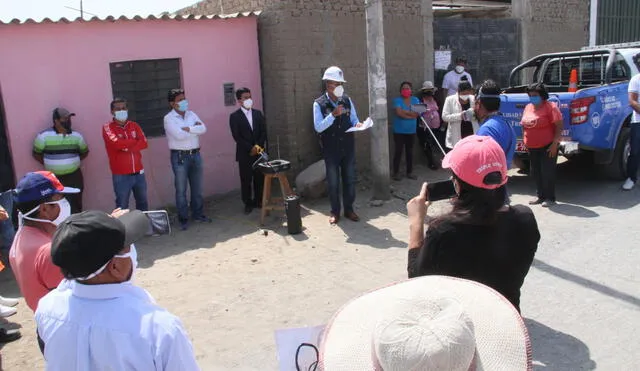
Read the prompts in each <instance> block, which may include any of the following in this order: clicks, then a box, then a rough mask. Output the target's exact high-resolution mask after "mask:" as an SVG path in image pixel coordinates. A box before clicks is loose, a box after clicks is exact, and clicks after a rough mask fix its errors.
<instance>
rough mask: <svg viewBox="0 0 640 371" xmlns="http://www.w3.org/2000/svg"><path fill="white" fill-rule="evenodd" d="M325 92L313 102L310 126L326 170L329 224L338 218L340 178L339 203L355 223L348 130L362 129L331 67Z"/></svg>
mask: <svg viewBox="0 0 640 371" xmlns="http://www.w3.org/2000/svg"><path fill="white" fill-rule="evenodd" d="M322 80H323V81H324V82H325V85H326V87H325V90H326V91H325V93H324V94H322V95H321V96H320V97H319V98H317V99H316V100H315V102H314V103H313V124H314V127H315V130H316V132H317V133H318V134H319V136H320V143H321V145H322V154H323V156H324V162H325V166H326V169H327V183H328V186H329V199H330V200H331V216H330V217H329V223H330V224H336V223H338V221H339V219H340V206H341V205H340V179H342V203H343V204H344V216H345V217H346V218H348V219H350V220H352V221H354V222H357V221H359V220H360V217H358V215H357V214H356V213H355V212H354V210H353V202H354V201H355V198H356V187H355V181H356V179H355V178H356V156H355V141H354V137H353V133H347V132H346V131H347V129H349V128H350V127H353V126H361V125H362V123H361V122H360V121H359V120H358V114H357V113H356V107H355V105H354V104H353V101H351V98H349V97H348V96H347V95H346V94H344V86H343V84H344V83H346V81H345V79H344V74H343V73H342V70H341V69H340V68H338V67H336V66H332V67H329V68H327V69H326V71H324V76H323V77H322Z"/></svg>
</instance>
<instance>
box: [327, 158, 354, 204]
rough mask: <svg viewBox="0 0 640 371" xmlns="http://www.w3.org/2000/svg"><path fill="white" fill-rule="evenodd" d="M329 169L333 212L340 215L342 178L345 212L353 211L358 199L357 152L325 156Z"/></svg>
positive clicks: (328, 181) (328, 178)
mask: <svg viewBox="0 0 640 371" xmlns="http://www.w3.org/2000/svg"><path fill="white" fill-rule="evenodd" d="M324 162H325V167H326V169H327V183H328V186H329V200H330V201H331V213H333V214H334V215H336V216H339V215H340V180H342V202H343V204H344V212H345V213H348V212H352V211H353V202H354V201H355V199H356V155H355V152H353V153H351V154H346V155H343V156H335V155H329V156H325V158H324Z"/></svg>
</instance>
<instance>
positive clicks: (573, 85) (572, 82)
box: [569, 68, 578, 93]
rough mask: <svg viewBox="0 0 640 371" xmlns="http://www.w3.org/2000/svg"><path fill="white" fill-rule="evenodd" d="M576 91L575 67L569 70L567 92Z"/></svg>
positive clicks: (576, 75) (576, 72) (576, 73)
mask: <svg viewBox="0 0 640 371" xmlns="http://www.w3.org/2000/svg"><path fill="white" fill-rule="evenodd" d="M577 91H578V70H576V69H575V68H574V69H572V70H571V75H570V76H569V93H575V92H577Z"/></svg>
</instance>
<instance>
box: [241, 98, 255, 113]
mask: <svg viewBox="0 0 640 371" xmlns="http://www.w3.org/2000/svg"><path fill="white" fill-rule="evenodd" d="M242 107H244V108H245V109H248V110H249V109H251V107H253V100H252V99H251V98H249V99H245V100H244V101H243V102H242Z"/></svg>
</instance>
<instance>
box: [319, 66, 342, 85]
mask: <svg viewBox="0 0 640 371" xmlns="http://www.w3.org/2000/svg"><path fill="white" fill-rule="evenodd" d="M322 80H331V81H336V82H347V81H346V80H345V79H344V74H343V73H342V70H341V69H340V68H339V67H336V66H331V67H329V68H327V69H326V70H325V71H324V75H323V76H322Z"/></svg>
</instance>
